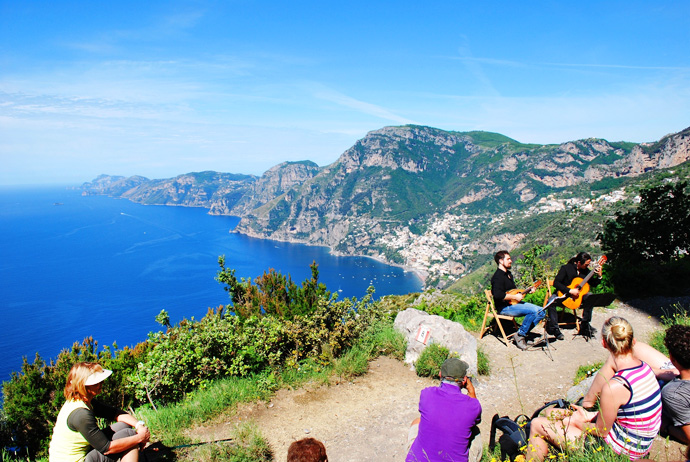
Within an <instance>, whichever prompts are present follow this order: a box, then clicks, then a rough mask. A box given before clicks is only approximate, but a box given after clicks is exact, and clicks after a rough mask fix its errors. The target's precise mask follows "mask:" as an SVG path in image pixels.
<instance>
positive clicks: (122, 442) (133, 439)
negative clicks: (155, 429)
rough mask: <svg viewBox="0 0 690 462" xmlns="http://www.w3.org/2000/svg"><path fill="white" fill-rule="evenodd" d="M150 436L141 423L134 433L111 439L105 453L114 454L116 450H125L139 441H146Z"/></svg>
mask: <svg viewBox="0 0 690 462" xmlns="http://www.w3.org/2000/svg"><path fill="white" fill-rule="evenodd" d="M150 437H151V434H150V433H149V430H148V428H146V427H145V426H143V425H142V426H140V427H139V429H138V430H137V434H136V435H132V436H128V437H126V438H119V439H116V440H112V441H111V442H110V449H108V452H106V454H115V453H118V452H123V451H127V450H128V449H132V448H134V447H136V446H138V445H139V444H141V443H146V442H147V441H148V440H149V438H150Z"/></svg>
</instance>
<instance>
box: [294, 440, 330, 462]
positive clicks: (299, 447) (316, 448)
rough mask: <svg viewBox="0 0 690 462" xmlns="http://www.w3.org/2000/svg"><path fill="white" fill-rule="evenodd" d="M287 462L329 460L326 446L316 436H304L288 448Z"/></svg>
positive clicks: (319, 461)
mask: <svg viewBox="0 0 690 462" xmlns="http://www.w3.org/2000/svg"><path fill="white" fill-rule="evenodd" d="M287 462H328V456H327V455H326V447H325V446H324V445H323V443H322V442H321V441H319V440H317V439H314V438H304V439H301V440H298V441H293V443H292V444H291V445H290V447H289V448H288V453H287Z"/></svg>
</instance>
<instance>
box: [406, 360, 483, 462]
mask: <svg viewBox="0 0 690 462" xmlns="http://www.w3.org/2000/svg"><path fill="white" fill-rule="evenodd" d="M468 367H469V366H468V365H467V363H466V362H465V361H462V360H460V359H458V358H448V359H446V360H445V362H444V363H443V365H442V366H441V372H440V373H439V377H440V378H441V383H440V384H439V386H437V387H428V388H425V389H424V390H422V393H421V395H420V397H419V413H420V414H421V417H420V418H418V419H415V421H414V422H412V426H411V427H410V439H413V438H414V441H413V443H412V446H411V447H410V450H409V452H408V453H407V457H406V458H405V462H436V461H453V462H479V460H480V459H481V457H482V441H481V436H480V435H479V427H478V425H479V422H481V416H482V406H481V404H480V403H479V400H478V399H477V395H476V393H475V391H474V385H472V382H471V381H470V379H469V377H467V369H468ZM463 389H465V390H466V391H467V394H465V393H463ZM415 434H416V435H415Z"/></svg>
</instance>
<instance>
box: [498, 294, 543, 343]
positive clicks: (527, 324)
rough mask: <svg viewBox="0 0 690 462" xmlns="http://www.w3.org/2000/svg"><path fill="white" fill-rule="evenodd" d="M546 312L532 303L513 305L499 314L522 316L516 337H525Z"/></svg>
mask: <svg viewBox="0 0 690 462" xmlns="http://www.w3.org/2000/svg"><path fill="white" fill-rule="evenodd" d="M544 313H546V310H543V309H542V307H541V306H537V305H535V304H534V303H523V302H520V303H516V304H515V305H508V306H506V307H505V308H503V309H502V310H501V314H505V315H506V316H524V317H525V319H523V321H522V324H521V325H520V329H519V330H518V335H519V336H520V337H524V336H526V335H527V334H528V333H529V331H530V330H532V328H533V327H534V326H536V325H537V323H538V322H539V321H541V320H542V318H543V317H544Z"/></svg>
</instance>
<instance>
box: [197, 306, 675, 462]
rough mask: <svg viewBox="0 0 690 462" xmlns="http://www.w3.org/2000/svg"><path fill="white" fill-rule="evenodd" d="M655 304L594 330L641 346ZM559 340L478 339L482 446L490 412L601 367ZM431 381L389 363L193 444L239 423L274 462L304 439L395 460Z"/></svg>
mask: <svg viewBox="0 0 690 462" xmlns="http://www.w3.org/2000/svg"><path fill="white" fill-rule="evenodd" d="M661 305H662V301H654V300H651V301H650V300H648V301H646V302H645V303H640V304H636V307H633V306H631V305H628V304H623V303H619V302H616V303H615V304H614V305H612V307H613V308H607V309H603V308H601V309H597V310H595V312H594V318H593V325H595V326H601V325H602V323H603V321H604V320H605V319H606V318H607V317H609V316H611V315H619V316H623V317H625V318H626V319H628V320H629V321H630V322H631V324H632V325H633V327H634V329H635V336H636V338H638V339H640V340H643V341H644V340H647V339H648V338H649V335H650V334H651V332H653V331H654V330H656V329H658V328H659V325H660V324H659V320H658V316H659V314H660V313H661V310H660V306H661ZM564 334H565V340H564V341H558V342H555V343H552V344H550V348H549V350H548V351H546V350H542V349H541V348H534V349H532V350H527V351H520V350H518V349H517V348H516V347H515V346H513V345H508V346H506V345H504V344H503V343H502V342H501V341H499V339H498V338H497V337H495V336H493V335H486V336H485V337H484V338H483V339H480V340H479V342H478V343H479V345H480V346H481V347H482V348H483V349H484V351H485V352H486V353H487V355H488V356H489V358H490V363H491V374H490V375H489V376H482V377H478V378H477V379H476V380H475V384H476V390H477V397H478V398H479V400H480V401H481V403H482V408H483V413H482V424H481V431H482V434H483V437H484V443H485V444H487V443H488V435H489V428H490V423H491V418H492V416H493V415H494V414H496V413H498V414H500V415H507V416H510V417H513V418H514V417H515V416H516V415H518V414H523V413H524V414H531V413H532V412H533V410H534V409H536V408H538V407H539V406H541V405H542V404H543V403H544V402H546V401H549V400H552V399H556V398H561V397H565V393H566V391H567V390H568V389H569V388H570V387H571V386H572V381H573V377H574V376H575V372H576V370H577V369H578V367H579V366H581V365H583V364H587V363H595V362H597V361H603V360H604V359H605V358H606V355H607V352H606V350H605V349H604V348H603V347H602V346H601V343H600V341H599V340H598V339H597V340H596V341H594V340H592V341H586V340H585V339H583V338H582V337H579V336H574V330H567V329H565V330H564ZM437 383H438V381H434V380H431V379H422V378H419V377H417V376H416V374H415V373H414V371H413V370H411V369H410V367H409V366H408V365H405V364H403V363H401V362H399V361H397V360H393V359H390V358H385V357H384V358H379V359H377V360H375V361H373V362H372V363H371V364H370V368H369V373H368V374H366V375H364V376H362V377H358V378H356V379H354V380H352V381H349V382H345V383H335V384H331V385H330V386H316V385H315V386H312V387H309V386H307V387H304V388H301V389H298V390H282V391H280V392H279V393H278V394H277V395H276V396H275V397H274V398H273V399H272V400H271V401H270V402H269V403H257V404H254V405H252V406H248V407H246V408H244V409H241V410H240V411H239V412H238V413H237V414H235V415H232V416H226V417H224V418H223V419H222V421H218V422H217V423H215V424H212V425H209V426H206V427H202V428H196V429H194V430H193V431H192V436H193V437H194V438H199V439H201V440H206V441H208V440H213V439H222V438H226V437H227V436H228V434H229V430H230V429H231V428H232V427H233V426H234V425H235V424H236V423H237V422H238V421H239V420H240V419H241V420H246V419H250V420H253V421H254V422H256V424H257V425H258V427H259V428H260V430H261V432H262V434H263V435H264V436H265V437H266V438H267V439H268V440H269V442H270V445H271V447H272V448H273V450H274V452H275V460H276V461H284V460H285V459H286V453H287V448H288V446H289V444H290V443H291V442H292V441H295V440H297V439H301V438H304V437H307V436H311V437H314V438H317V439H319V440H321V441H323V442H324V444H325V445H326V448H327V452H328V458H329V461H330V462H360V461H374V460H376V461H402V460H404V458H405V453H406V439H407V431H408V427H409V424H410V422H411V421H412V420H413V419H414V418H416V417H417V416H418V412H417V402H418V399H419V393H420V391H421V390H422V389H423V388H424V387H427V386H431V385H435V384H437ZM680 451H681V446H680V445H678V444H676V443H671V444H666V443H665V442H664V440H662V439H660V438H657V441H656V442H655V444H654V447H653V450H652V453H653V454H652V456H653V458H654V459H655V460H657V461H658V462H669V461H674V460H681V458H682V457H681V453H680Z"/></svg>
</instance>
